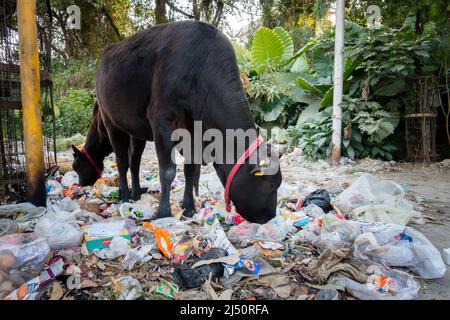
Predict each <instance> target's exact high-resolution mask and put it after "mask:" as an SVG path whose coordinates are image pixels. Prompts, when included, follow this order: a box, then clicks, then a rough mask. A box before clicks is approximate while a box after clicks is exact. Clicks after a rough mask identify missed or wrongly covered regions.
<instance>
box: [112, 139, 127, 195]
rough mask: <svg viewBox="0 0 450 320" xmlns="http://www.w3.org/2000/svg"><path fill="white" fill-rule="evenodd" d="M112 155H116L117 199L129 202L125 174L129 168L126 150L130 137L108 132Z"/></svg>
mask: <svg viewBox="0 0 450 320" xmlns="http://www.w3.org/2000/svg"><path fill="white" fill-rule="evenodd" d="M108 136H109V139H110V141H111V145H112V147H113V150H114V153H115V154H116V162H117V169H118V171H119V180H120V182H119V197H120V199H121V200H122V201H123V202H128V201H130V190H129V189H128V180H127V172H128V168H129V162H128V150H129V148H130V136H129V135H127V134H124V133H122V132H118V131H116V130H110V131H108Z"/></svg>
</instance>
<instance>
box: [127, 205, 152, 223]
mask: <svg viewBox="0 0 450 320" xmlns="http://www.w3.org/2000/svg"><path fill="white" fill-rule="evenodd" d="M119 212H120V215H121V216H122V217H124V218H133V219H136V220H139V221H142V220H150V219H151V218H152V217H153V216H154V214H155V212H154V211H153V209H152V207H150V206H146V205H143V204H137V203H128V202H124V203H122V204H121V206H120V207H119Z"/></svg>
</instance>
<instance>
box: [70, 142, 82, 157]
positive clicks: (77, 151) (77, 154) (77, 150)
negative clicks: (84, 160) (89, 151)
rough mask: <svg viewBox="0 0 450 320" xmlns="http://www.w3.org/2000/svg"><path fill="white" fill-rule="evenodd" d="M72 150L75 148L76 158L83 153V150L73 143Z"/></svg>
mask: <svg viewBox="0 0 450 320" xmlns="http://www.w3.org/2000/svg"><path fill="white" fill-rule="evenodd" d="M72 150H73V156H74V157H75V158H79V157H81V156H82V155H83V152H81V151H80V150H79V149H78V148H77V147H75V146H74V145H72Z"/></svg>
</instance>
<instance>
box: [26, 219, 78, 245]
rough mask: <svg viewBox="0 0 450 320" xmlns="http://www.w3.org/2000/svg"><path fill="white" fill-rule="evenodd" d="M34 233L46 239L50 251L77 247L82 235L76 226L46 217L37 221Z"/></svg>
mask: <svg viewBox="0 0 450 320" xmlns="http://www.w3.org/2000/svg"><path fill="white" fill-rule="evenodd" d="M34 232H35V233H36V234H37V235H39V236H41V237H44V238H46V239H47V241H48V244H49V245H50V247H51V248H52V249H63V248H71V247H78V246H79V245H80V244H81V241H82V239H83V233H82V232H81V230H80V228H79V227H78V226H77V225H76V224H70V223H65V222H58V221H54V220H53V219H52V218H46V217H44V218H42V219H40V220H39V221H38V223H37V224H36V227H35V229H34Z"/></svg>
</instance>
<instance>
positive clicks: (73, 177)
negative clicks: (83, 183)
mask: <svg viewBox="0 0 450 320" xmlns="http://www.w3.org/2000/svg"><path fill="white" fill-rule="evenodd" d="M78 183H79V182H78V174H77V173H76V172H75V171H68V172H66V174H65V175H64V176H63V177H62V179H61V185H62V186H63V187H64V188H69V187H71V186H72V185H74V184H78Z"/></svg>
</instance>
